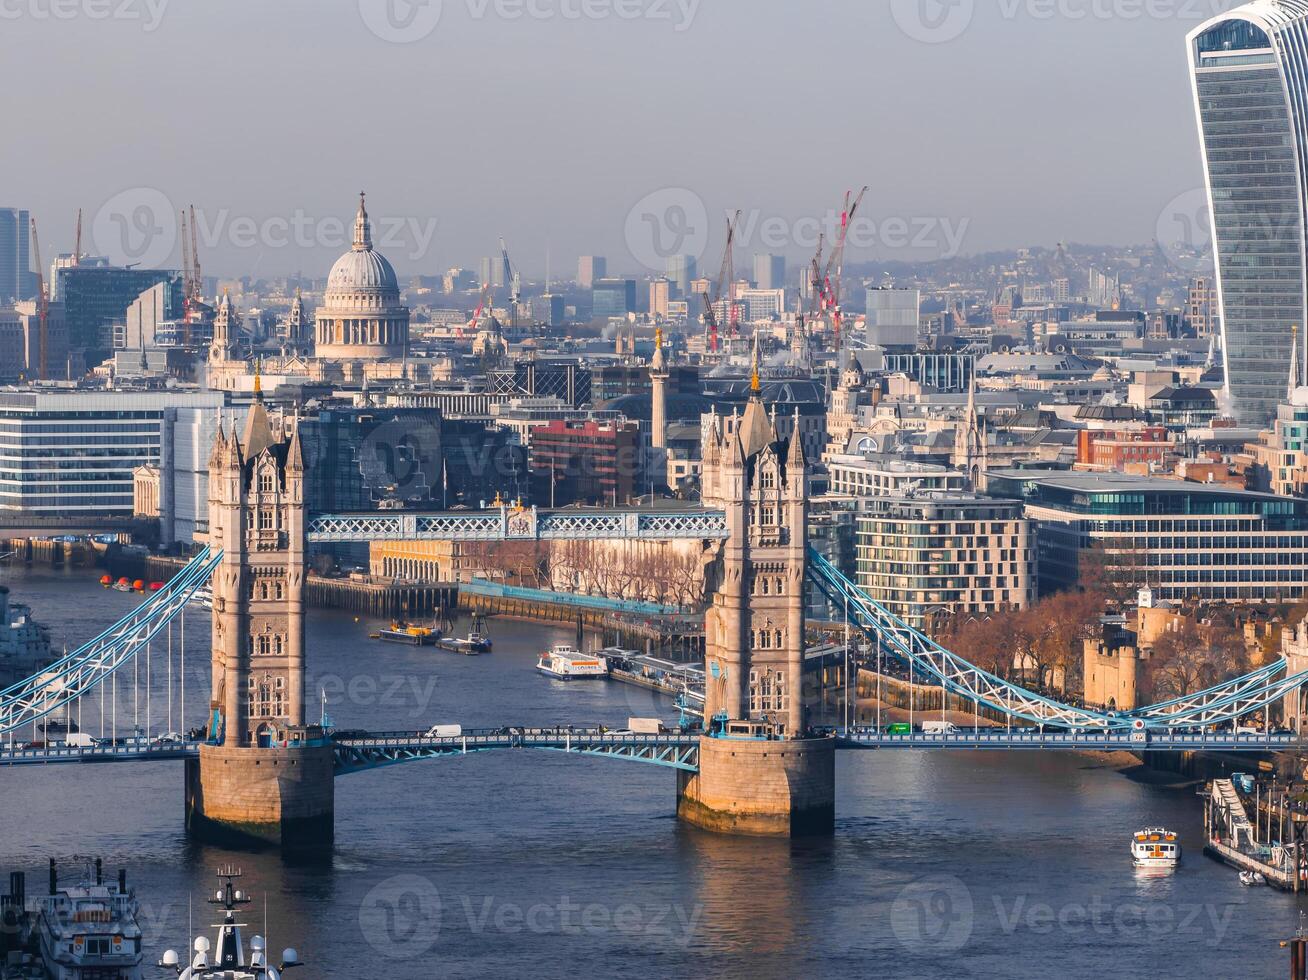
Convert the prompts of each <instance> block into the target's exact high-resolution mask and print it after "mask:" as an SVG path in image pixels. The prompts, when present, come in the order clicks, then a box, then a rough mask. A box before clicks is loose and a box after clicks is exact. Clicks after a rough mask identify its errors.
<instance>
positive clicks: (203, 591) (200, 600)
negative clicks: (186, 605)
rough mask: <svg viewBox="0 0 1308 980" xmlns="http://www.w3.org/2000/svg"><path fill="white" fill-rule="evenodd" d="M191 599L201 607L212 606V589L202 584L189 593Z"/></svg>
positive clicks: (209, 607)
mask: <svg viewBox="0 0 1308 980" xmlns="http://www.w3.org/2000/svg"><path fill="white" fill-rule="evenodd" d="M191 601H192V602H194V603H195V604H196V605H197V606H199V607H200V608H201V609H212V608H213V589H211V588H209V586H207V585H202V586H200V587H199V588H198V589H196V590H195V591H194V592H192V593H191Z"/></svg>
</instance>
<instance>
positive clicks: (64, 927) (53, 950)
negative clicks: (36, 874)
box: [0, 859, 143, 980]
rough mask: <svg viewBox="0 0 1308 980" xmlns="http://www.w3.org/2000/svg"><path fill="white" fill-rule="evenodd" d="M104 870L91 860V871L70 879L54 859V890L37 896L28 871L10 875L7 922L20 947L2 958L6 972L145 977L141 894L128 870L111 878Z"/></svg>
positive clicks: (68, 979) (91, 979)
mask: <svg viewBox="0 0 1308 980" xmlns="http://www.w3.org/2000/svg"><path fill="white" fill-rule="evenodd" d="M102 871H103V868H102V865H101V862H100V861H99V860H98V859H97V860H96V861H94V862H91V861H89V860H88V861H86V866H85V873H84V874H82V875H80V876H77V877H76V878H75V879H74V880H73V881H72V882H71V883H67V884H65V883H61V882H60V880H59V869H58V866H57V865H56V863H55V861H54V860H53V859H52V860H51V861H50V887H49V894H48V895H42V896H40V897H39V898H33V899H31V900H29V899H28V898H27V895H26V891H27V885H26V876H25V875H24V874H23V873H22V872H17V873H15V874H12V875H10V895H9V896H8V899H7V904H8V905H9V906H10V907H11V908H13V909H14V912H12V913H10V916H11V918H10V919H9V921H8V923H7V925H8V926H9V928H11V929H12V930H13V932H14V933H16V934H17V938H18V940H19V946H20V948H19V949H11V950H10V951H9V953H8V955H7V956H6V957H5V959H4V961H3V962H0V976H4V977H43V978H47V980H98V978H101V977H113V978H114V980H142V976H143V974H142V972H141V961H142V958H143V957H142V952H141V926H140V922H139V917H140V907H139V906H138V904H137V901H136V895H135V893H134V892H133V891H132V890H131V889H129V888H128V887H127V872H126V871H119V872H118V878H117V880H116V881H109V882H107V883H106V882H105V881H104V877H103V874H102ZM11 938H12V936H11ZM3 945H4V944H3V943H0V947H2V946H3Z"/></svg>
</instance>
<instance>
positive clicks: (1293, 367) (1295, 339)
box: [1286, 323, 1299, 398]
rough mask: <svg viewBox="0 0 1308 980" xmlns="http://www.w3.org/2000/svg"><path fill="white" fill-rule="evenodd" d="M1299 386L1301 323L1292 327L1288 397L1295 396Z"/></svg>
mask: <svg viewBox="0 0 1308 980" xmlns="http://www.w3.org/2000/svg"><path fill="white" fill-rule="evenodd" d="M1298 387H1299V325H1298V324H1297V323H1296V324H1295V325H1294V326H1293V327H1291V328H1290V387H1289V388H1288V389H1287V391H1286V397H1287V398H1293V397H1294V390H1295V389H1296V388H1298Z"/></svg>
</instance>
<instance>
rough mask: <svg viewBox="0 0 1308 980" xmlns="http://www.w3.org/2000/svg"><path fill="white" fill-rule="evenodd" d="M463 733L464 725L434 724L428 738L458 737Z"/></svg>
mask: <svg viewBox="0 0 1308 980" xmlns="http://www.w3.org/2000/svg"><path fill="white" fill-rule="evenodd" d="M462 734H463V726H462V725H432V726H431V728H430V730H428V732H427V738H458V737H459V736H460V735H462Z"/></svg>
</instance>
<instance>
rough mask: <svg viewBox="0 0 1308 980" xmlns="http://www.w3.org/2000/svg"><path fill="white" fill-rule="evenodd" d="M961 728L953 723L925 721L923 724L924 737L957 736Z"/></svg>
mask: <svg viewBox="0 0 1308 980" xmlns="http://www.w3.org/2000/svg"><path fill="white" fill-rule="evenodd" d="M958 733H959V727H958V726H957V725H955V724H954V723H953V722H952V721H924V722H922V734H923V735H957V734H958Z"/></svg>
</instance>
